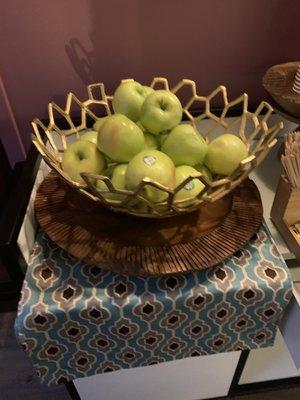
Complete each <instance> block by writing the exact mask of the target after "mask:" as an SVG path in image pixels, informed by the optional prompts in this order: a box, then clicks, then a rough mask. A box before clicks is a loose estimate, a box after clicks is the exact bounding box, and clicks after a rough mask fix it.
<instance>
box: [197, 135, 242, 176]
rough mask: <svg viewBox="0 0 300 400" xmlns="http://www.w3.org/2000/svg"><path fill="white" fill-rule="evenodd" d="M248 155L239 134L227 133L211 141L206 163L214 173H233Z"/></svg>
mask: <svg viewBox="0 0 300 400" xmlns="http://www.w3.org/2000/svg"><path fill="white" fill-rule="evenodd" d="M247 156H248V149H247V146H246V145H245V143H244V142H243V141H242V140H241V139H240V138H239V137H238V136H236V135H232V134H230V133H225V134H224V135H221V136H219V137H217V138H216V139H214V140H213V141H212V142H210V143H209V145H208V150H207V154H206V157H205V160H204V163H205V164H206V165H207V167H208V168H209V169H210V170H211V172H212V173H214V174H220V175H231V174H232V173H233V172H234V171H235V170H236V169H237V168H238V166H239V164H240V162H241V161H242V160H243V159H244V158H247Z"/></svg>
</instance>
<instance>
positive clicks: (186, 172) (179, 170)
mask: <svg viewBox="0 0 300 400" xmlns="http://www.w3.org/2000/svg"><path fill="white" fill-rule="evenodd" d="M198 174H199V173H198V171H197V170H196V169H195V168H193V167H190V166H189V165H180V166H179V167H176V187H177V186H178V185H180V184H181V183H182V182H183V181H184V180H186V179H187V178H189V177H190V176H196V175H198ZM204 188H205V185H204V184H203V183H202V182H201V181H199V179H193V180H192V181H190V182H188V183H186V184H185V186H184V187H183V188H182V189H180V190H179V191H178V192H177V193H176V195H175V200H190V199H193V198H195V197H196V196H197V195H198V194H199V193H200V192H201V191H202V190H203V189H204Z"/></svg>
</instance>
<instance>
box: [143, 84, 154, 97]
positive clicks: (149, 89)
mask: <svg viewBox="0 0 300 400" xmlns="http://www.w3.org/2000/svg"><path fill="white" fill-rule="evenodd" d="M144 90H145V92H146V97H147V96H149V94H152V93H153V92H155V90H154V89H153V88H152V87H150V86H144Z"/></svg>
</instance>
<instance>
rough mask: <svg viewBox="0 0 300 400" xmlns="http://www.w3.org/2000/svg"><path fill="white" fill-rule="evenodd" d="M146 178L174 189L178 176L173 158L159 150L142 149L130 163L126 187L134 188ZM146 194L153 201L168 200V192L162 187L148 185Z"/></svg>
mask: <svg viewBox="0 0 300 400" xmlns="http://www.w3.org/2000/svg"><path fill="white" fill-rule="evenodd" d="M144 178H150V179H152V180H154V181H156V182H158V183H160V184H162V185H164V186H166V187H168V188H169V189H174V187H175V184H176V178H175V166H174V164H173V162H172V160H171V159H170V158H169V157H168V156H167V155H166V154H164V153H162V152H161V151H158V150H143V151H141V152H140V153H138V154H137V155H136V156H134V157H133V159H132V160H131V161H130V162H129V164H128V167H127V171H126V187H127V188H128V189H129V190H134V189H136V187H137V186H138V185H139V183H140V182H141V181H142V180H143V179H144ZM145 196H146V198H147V199H148V200H150V201H151V202H160V201H164V200H166V198H167V197H168V194H167V193H166V192H163V191H161V190H160V189H157V188H153V187H151V186H146V187H145Z"/></svg>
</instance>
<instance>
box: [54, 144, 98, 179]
mask: <svg viewBox="0 0 300 400" xmlns="http://www.w3.org/2000/svg"><path fill="white" fill-rule="evenodd" d="M61 167H62V169H63V171H64V172H66V173H67V174H68V175H69V177H70V178H71V179H72V180H73V181H75V182H78V183H85V182H84V180H83V179H82V177H81V176H80V173H81V172H89V173H92V174H97V175H100V174H101V172H102V171H103V170H104V169H105V158H104V156H103V154H101V153H100V151H99V150H98V148H97V146H96V145H95V144H94V143H91V142H89V141H88V140H76V142H74V143H72V144H71V145H70V146H69V147H68V148H67V149H66V150H65V152H64V154H63V157H62V162H61Z"/></svg>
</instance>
